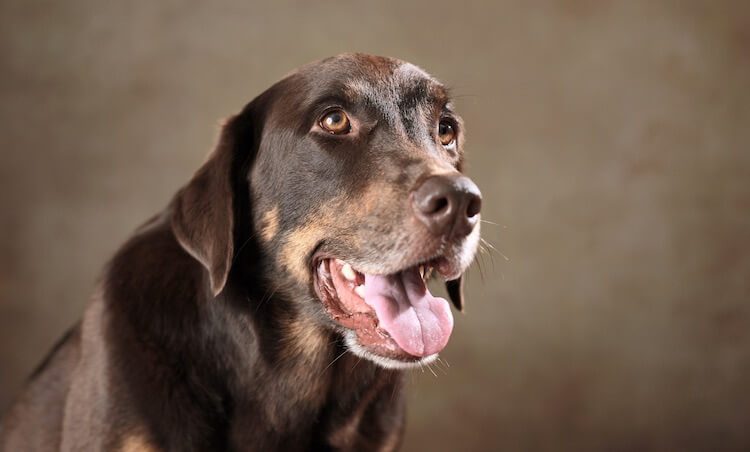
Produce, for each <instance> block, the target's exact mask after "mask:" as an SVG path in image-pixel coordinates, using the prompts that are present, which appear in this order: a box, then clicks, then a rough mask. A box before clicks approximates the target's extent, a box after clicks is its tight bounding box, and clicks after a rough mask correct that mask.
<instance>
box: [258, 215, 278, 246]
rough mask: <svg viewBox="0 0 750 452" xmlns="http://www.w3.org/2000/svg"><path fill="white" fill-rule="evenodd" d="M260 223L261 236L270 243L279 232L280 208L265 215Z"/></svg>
mask: <svg viewBox="0 0 750 452" xmlns="http://www.w3.org/2000/svg"><path fill="white" fill-rule="evenodd" d="M260 221H261V226H260V236H261V238H262V239H263V240H264V241H266V242H270V241H271V240H273V238H274V237H276V233H278V232H279V206H276V207H274V208H273V209H271V210H269V211H268V212H266V213H264V214H263V217H262V218H261V220H260Z"/></svg>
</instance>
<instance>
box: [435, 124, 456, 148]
mask: <svg viewBox="0 0 750 452" xmlns="http://www.w3.org/2000/svg"><path fill="white" fill-rule="evenodd" d="M438 139H439V140H440V143H441V144H442V145H443V146H450V145H452V144H453V143H455V141H456V126H455V125H454V123H453V121H450V120H448V119H441V120H440V122H439V123H438Z"/></svg>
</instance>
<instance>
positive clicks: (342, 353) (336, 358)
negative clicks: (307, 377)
mask: <svg viewBox="0 0 750 452" xmlns="http://www.w3.org/2000/svg"><path fill="white" fill-rule="evenodd" d="M346 352H347V350H344V351H343V352H341V354H340V355H339V356H337V357H335V358H333V361H331V362H330V363H328V365H327V366H326V367H325V369H323V370H322V371H321V372H320V374H321V375H322V374H323V372H325V371H326V370H328V368H329V367H331V366H332V365H333V363H335V362H336V361H338V360H339V358H341V357H342V356H344V354H345V353H346Z"/></svg>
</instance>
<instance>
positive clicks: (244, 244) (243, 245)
mask: <svg viewBox="0 0 750 452" xmlns="http://www.w3.org/2000/svg"><path fill="white" fill-rule="evenodd" d="M253 237H255V234H254V233H253V234H250V237H248V238H247V240H245V242H244V243H243V244H242V245H241V246H240V247H239V248H237V252H236V253H234V258H232V264H234V263H235V262H236V261H237V258H238V257H239V256H240V253H242V250H243V249H244V248H245V246H246V245H247V244H248V243H250V240H252V238H253Z"/></svg>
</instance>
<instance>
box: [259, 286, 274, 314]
mask: <svg viewBox="0 0 750 452" xmlns="http://www.w3.org/2000/svg"><path fill="white" fill-rule="evenodd" d="M269 290H270V289H269ZM269 290H266V293H265V294H263V298H261V299H260V303H258V306H256V307H255V312H258V310H259V309H260V307H261V306H263V304H264V303H265V302H266V301H268V300H270V299H271V298H273V296H274V295H275V294H276V289H274V290H273V291H272V292H271V294H270V295H268V292H269ZM266 295H268V296H266Z"/></svg>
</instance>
